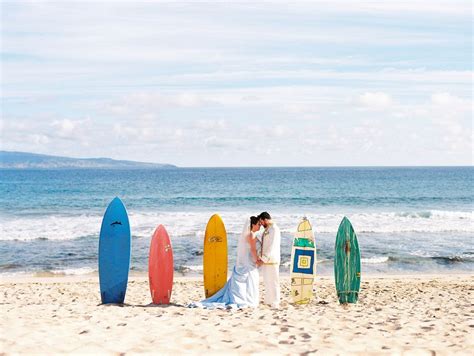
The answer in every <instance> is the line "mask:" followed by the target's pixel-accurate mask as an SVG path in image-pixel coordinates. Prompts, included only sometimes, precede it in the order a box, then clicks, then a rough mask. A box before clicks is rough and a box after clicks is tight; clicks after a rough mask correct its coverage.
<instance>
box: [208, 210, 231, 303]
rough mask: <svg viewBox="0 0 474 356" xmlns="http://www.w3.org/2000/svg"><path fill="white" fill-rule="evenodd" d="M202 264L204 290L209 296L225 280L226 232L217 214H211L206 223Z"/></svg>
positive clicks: (218, 288)
mask: <svg viewBox="0 0 474 356" xmlns="http://www.w3.org/2000/svg"><path fill="white" fill-rule="evenodd" d="M203 264H204V267H203V269H204V291H205V294H206V298H209V297H211V296H212V295H214V294H215V293H216V292H217V291H219V290H220V289H221V288H222V287H224V285H225V284H226V282H227V233H226V231H225V226H224V222H223V221H222V219H221V217H220V216H219V215H218V214H214V215H212V216H211V218H210V219H209V222H208V223H207V227H206V233H205V234H204V256H203Z"/></svg>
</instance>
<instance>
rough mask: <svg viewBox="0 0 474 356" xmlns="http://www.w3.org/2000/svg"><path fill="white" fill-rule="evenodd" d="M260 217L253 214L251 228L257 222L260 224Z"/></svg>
mask: <svg viewBox="0 0 474 356" xmlns="http://www.w3.org/2000/svg"><path fill="white" fill-rule="evenodd" d="M259 220H260V219H259V218H258V217H256V216H251V217H250V230H252V227H253V226H254V225H255V224H258V222H259Z"/></svg>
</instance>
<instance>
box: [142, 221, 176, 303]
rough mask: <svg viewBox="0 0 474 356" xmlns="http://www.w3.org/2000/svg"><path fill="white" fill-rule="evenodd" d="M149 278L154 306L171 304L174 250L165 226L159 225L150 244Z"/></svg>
mask: <svg viewBox="0 0 474 356" xmlns="http://www.w3.org/2000/svg"><path fill="white" fill-rule="evenodd" d="M148 278H149V281H150V292H151V299H152V300H153V303H154V304H169V303H170V298H171V290H172V289H173V249H172V247H171V241H170V237H169V236H168V233H167V232H166V229H165V227H164V226H163V225H159V226H158V227H157V228H156V230H155V233H154V234H153V237H152V238H151V244H150V255H149V258H148Z"/></svg>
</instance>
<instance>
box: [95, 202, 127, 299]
mask: <svg viewBox="0 0 474 356" xmlns="http://www.w3.org/2000/svg"><path fill="white" fill-rule="evenodd" d="M131 242H132V237H131V234H130V223H129V221H128V215H127V210H126V209H125V206H124V205H123V203H122V201H121V200H120V199H119V198H117V197H116V198H114V200H112V202H111V203H110V204H109V206H108V207H107V210H106V211H105V214H104V218H103V219H102V226H101V228H100V238H99V282H100V296H101V299H102V303H103V304H108V303H123V301H124V300H125V292H126V291H127V283H128V272H129V269H130V257H131Z"/></svg>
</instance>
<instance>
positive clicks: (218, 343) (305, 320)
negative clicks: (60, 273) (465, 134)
mask: <svg viewBox="0 0 474 356" xmlns="http://www.w3.org/2000/svg"><path fill="white" fill-rule="evenodd" d="M281 287H282V306H281V308H280V309H279V310H272V309H270V308H268V307H266V306H261V307H260V308H258V309H257V310H251V309H246V310H212V311H211V310H202V309H189V308H186V307H184V305H186V304H187V303H188V302H190V301H195V300H200V299H201V298H202V296H203V288H202V281H201V279H200V278H191V277H178V278H176V279H175V284H174V291H173V297H172V300H173V304H172V305H169V306H154V305H150V304H149V303H150V296H149V291H148V280H147V278H146V277H145V276H134V277H132V278H131V280H130V281H129V286H128V291H127V297H126V305H124V306H116V305H107V306H104V305H99V303H100V300H99V293H98V288H99V287H98V279H97V277H96V276H88V277H50V278H46V277H45V278H41V277H27V278H26V277H23V278H21V277H16V278H13V277H12V278H3V279H2V280H1V288H2V293H1V296H0V304H1V306H2V307H1V310H2V317H1V329H2V333H1V336H0V347H1V351H2V353H6V354H16V353H101V354H104V353H110V354H119V353H130V354H134V353H156V352H159V353H166V354H176V353H183V352H186V353H204V352H206V353H219V354H221V353H238V354H251V353H255V354H312V353H316V354H346V353H356V354H367V353H372V354H380V353H386V354H435V353H436V354H443V355H452V354H455V353H458V354H472V353H473V352H474V342H473V340H474V338H473V337H472V333H473V331H474V329H473V326H474V321H473V303H472V300H473V291H474V275H468V274H457V275H441V276H434V275H433V276H385V277H377V276H372V277H366V278H364V280H363V283H362V293H361V297H360V301H359V303H358V304H356V305H349V306H341V305H339V303H338V302H337V299H336V295H335V293H334V286H333V280H332V278H329V277H321V278H319V279H318V281H317V284H316V288H317V299H315V300H314V302H313V303H311V304H310V305H305V306H294V305H292V304H290V303H289V278H288V277H287V276H286V277H283V278H282V283H281Z"/></svg>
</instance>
